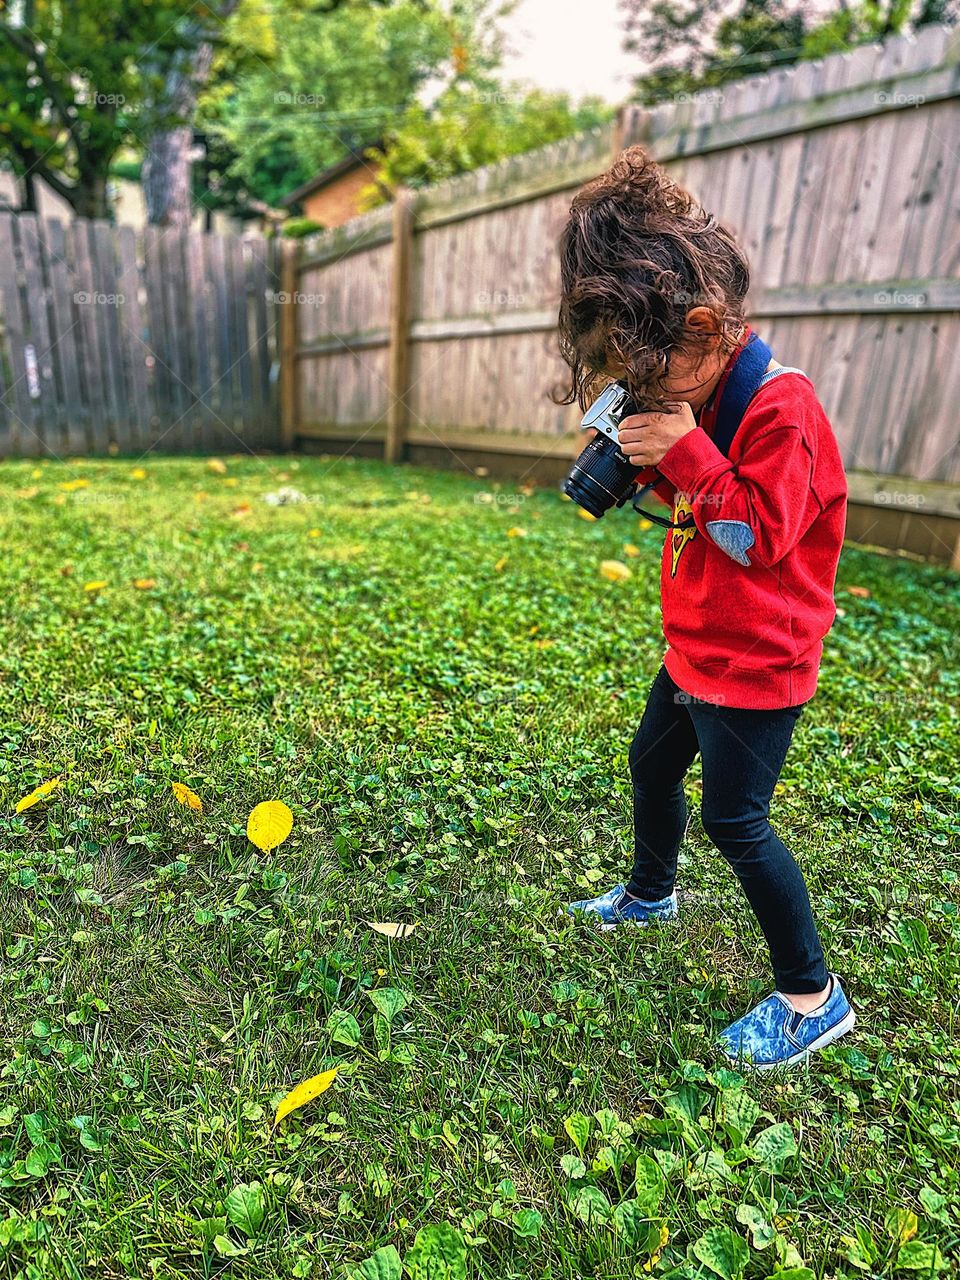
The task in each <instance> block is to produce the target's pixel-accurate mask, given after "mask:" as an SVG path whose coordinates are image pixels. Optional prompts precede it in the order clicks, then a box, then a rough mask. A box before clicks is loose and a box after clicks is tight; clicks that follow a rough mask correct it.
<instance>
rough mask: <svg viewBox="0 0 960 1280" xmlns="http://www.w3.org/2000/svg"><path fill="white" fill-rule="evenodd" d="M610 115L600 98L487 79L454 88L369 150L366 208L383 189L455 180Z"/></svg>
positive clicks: (416, 108)
mask: <svg viewBox="0 0 960 1280" xmlns="http://www.w3.org/2000/svg"><path fill="white" fill-rule="evenodd" d="M612 115H613V108H612V107H609V106H607V105H606V104H605V103H604V102H603V101H602V100H601V99H600V98H585V99H583V100H582V101H581V102H580V103H578V104H573V103H572V102H571V101H570V99H569V97H568V96H567V95H566V94H562V93H546V92H543V91H542V90H539V89H525V88H523V87H522V86H512V87H510V86H508V87H501V86H499V85H497V83H496V82H495V81H492V80H488V81H487V82H486V83H485V84H478V85H474V86H470V87H469V88H463V87H459V86H458V87H456V88H454V89H452V90H451V91H450V92H448V93H446V94H444V95H443V96H442V97H441V98H440V99H439V101H437V102H436V103H434V104H433V105H432V106H430V107H425V106H423V105H421V104H420V103H414V104H413V105H412V106H410V107H409V108H408V109H407V110H406V112H405V113H404V114H403V115H402V116H401V118H400V120H399V122H398V123H397V124H396V125H395V126H394V127H391V129H390V131H389V134H388V138H387V141H386V143H385V144H384V146H383V148H382V150H379V151H378V150H372V151H371V152H370V159H371V161H372V162H373V163H374V164H375V165H376V166H377V178H378V183H374V184H371V186H370V187H369V188H368V190H367V193H366V195H367V204H368V205H369V206H372V205H375V204H377V203H380V202H381V201H382V200H383V199H384V188H386V189H387V190H391V189H393V188H395V187H397V186H399V185H401V184H403V185H406V186H411V187H418V186H424V185H426V184H428V183H432V182H439V181H441V180H442V179H444V178H451V177H455V176H456V175H457V174H460V173H466V172H468V171H469V170H471V169H476V168H479V167H480V166H481V165H486V164H492V163H493V162H494V161H496V160H501V159H503V158H504V157H505V156H512V155H518V154H521V153H523V152H525V151H532V150H534V149H535V148H537V147H542V146H545V145H546V144H547V143H548V142H554V141H556V140H557V139H559V138H565V137H568V136H569V135H570V134H572V133H577V132H579V131H581V130H583V129H591V128H593V127H594V126H595V125H598V124H602V123H604V122H605V121H607V120H609V119H610V118H611V116H612Z"/></svg>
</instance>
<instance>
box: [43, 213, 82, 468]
mask: <svg viewBox="0 0 960 1280" xmlns="http://www.w3.org/2000/svg"><path fill="white" fill-rule="evenodd" d="M41 230H42V233H43V234H42V239H43V243H42V252H43V254H44V257H45V260H46V274H47V279H48V280H49V282H50V339H51V343H52V354H53V365H54V368H55V370H56V371H57V390H58V394H59V396H60V400H61V405H62V414H61V423H62V435H61V438H60V448H61V449H62V450H63V452H64V453H66V454H80V453H83V452H84V450H85V449H86V447H87V421H86V407H85V404H84V400H83V395H82V391H81V386H80V354H79V351H78V347H77V332H76V331H77V328H78V325H79V321H78V318H77V315H76V304H75V302H74V292H75V284H74V274H73V269H72V267H71V265H70V263H69V262H68V261H67V241H66V236H65V235H64V233H63V224H62V223H61V222H60V221H59V220H58V219H56V218H52V219H50V220H49V221H47V222H46V223H45V224H42V227H41Z"/></svg>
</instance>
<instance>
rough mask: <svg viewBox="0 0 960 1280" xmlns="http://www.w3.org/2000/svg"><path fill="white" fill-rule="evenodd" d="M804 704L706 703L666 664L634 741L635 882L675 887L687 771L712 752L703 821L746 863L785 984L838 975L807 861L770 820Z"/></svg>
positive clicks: (816, 985) (650, 892) (798, 988)
mask: <svg viewBox="0 0 960 1280" xmlns="http://www.w3.org/2000/svg"><path fill="white" fill-rule="evenodd" d="M802 710H803V707H802V705H801V706H797V707H788V708H786V709H785V710H783V711H746V710H743V709H741V708H737V707H727V706H722V705H718V704H715V703H711V702H699V701H697V700H695V699H692V698H690V697H689V696H688V695H687V694H685V693H683V692H682V691H681V690H680V689H679V688H678V687H677V685H676V684H675V683H674V681H673V680H672V679H671V677H670V676H669V675H668V674H667V671H666V669H665V668H663V667H661V668H660V670H659V671H658V672H657V676H656V679H655V680H654V682H653V685H652V687H651V689H650V696H649V698H648V699H647V706H646V710H645V711H644V713H643V719H642V720H641V722H640V728H639V729H638V730H637V734H636V737H635V738H634V739H633V743H632V744H631V747H630V775H631V778H632V779H633V825H634V838H635V851H636V852H635V858H634V865H633V874H632V876H631V878H630V884H629V886H628V888H629V890H630V892H631V893H633V894H636V895H637V897H639V898H643V899H644V900H645V901H647V902H654V901H657V900H659V899H660V898H665V897H667V896H668V895H669V894H670V893H672V892H673V887H674V881H675V879H676V874H677V852H678V850H679V848H680V841H681V840H682V838H683V834H684V830H685V828H686V823H687V805H686V801H685V799H684V795H683V778H684V776H685V774H686V772H687V770H688V769H689V768H690V765H691V764H692V762H693V759H694V757H695V756H696V754H697V752H698V751H699V752H700V755H701V756H702V759H703V805H702V808H701V815H702V818H703V828H704V830H705V831H706V833H707V835H708V836H709V837H710V839H711V840H712V841H713V843H714V844H715V845H716V846H717V848H718V849H719V850H720V852H721V853H722V854H723V856H724V857H725V858H726V860H727V861H728V862H729V863H730V865H731V867H732V868H733V870H734V871H735V872H736V875H737V878H738V879H739V881H740V883H741V885H742V886H743V891H744V893H745V894H746V896H747V899H748V900H749V902H750V905H751V906H752V907H753V910H754V912H755V913H756V916H757V919H758V920H759V922H760V928H761V929H762V930H763V934H764V937H765V938H766V940H767V946H768V947H769V948H770V958H771V961H772V963H773V973H774V978H775V981H776V985H777V990H779V991H783V992H784V993H786V994H794V995H799V994H810V993H813V992H817V991H822V990H823V988H824V987H826V986H827V984H828V982H829V981H830V975H829V971H828V970H827V967H826V964H825V962H824V958H823V948H822V947H821V945H820V939H819V937H818V936H817V927H816V925H815V924H814V921H813V913H812V911H811V910H810V897H809V895H808V893H807V886H806V884H805V883H804V880H803V875H802V874H801V872H800V868H799V867H798V866H797V864H796V862H795V861H794V860H793V857H792V855H791V854H790V851H789V850H788V849H787V848H786V846H785V845H784V844H783V843H782V841H781V840H780V839H778V837H777V835H776V833H775V832H774V830H773V828H772V827H771V826H770V822H769V813H770V798H771V796H772V795H773V789H774V787H775V786H776V785H777V778H778V777H779V776H780V770H781V769H782V767H783V762H784V759H785V758H786V754H787V748H788V747H789V745H790V738H791V735H792V734H793V727H794V725H795V724H796V722H797V720H798V719H799V717H800V713H801V711H802Z"/></svg>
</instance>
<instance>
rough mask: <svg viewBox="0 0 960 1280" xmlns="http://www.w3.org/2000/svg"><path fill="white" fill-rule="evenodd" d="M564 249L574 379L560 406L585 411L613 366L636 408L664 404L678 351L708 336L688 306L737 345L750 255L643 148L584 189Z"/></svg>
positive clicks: (564, 323)
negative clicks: (692, 320)
mask: <svg viewBox="0 0 960 1280" xmlns="http://www.w3.org/2000/svg"><path fill="white" fill-rule="evenodd" d="M559 249H560V281H561V301H560V317H559V337H560V352H561V354H562V356H563V358H564V360H565V361H566V362H567V364H568V365H569V367H570V375H571V376H570V386H569V388H568V389H567V390H566V391H565V392H563V394H558V395H556V396H555V400H556V401H557V403H560V404H572V403H573V402H574V401H575V400H576V401H577V402H578V403H579V404H580V406H581V408H584V409H585V408H586V407H587V405H588V404H589V403H590V402H591V401H592V400H593V399H594V398H595V396H596V395H597V394H598V392H599V391H600V390H601V389H602V387H603V386H605V385H606V383H607V382H608V381H609V380H610V377H609V374H608V373H606V372H605V370H607V369H609V368H610V367H611V366H612V365H616V366H617V367H618V368H619V367H622V368H623V369H624V370H625V374H624V376H625V379H626V381H627V384H628V386H629V388H630V391H631V393H632V394H633V396H634V398H635V399H636V400H637V401H638V402H639V403H641V404H643V405H644V406H645V407H653V406H654V405H656V404H658V403H662V402H663V401H664V400H665V399H667V398H668V397H667V396H666V395H665V392H664V390H663V388H662V386H661V383H662V379H663V378H665V377H666V376H667V375H668V373H669V369H670V357H671V354H672V353H673V352H674V351H676V350H677V349H682V350H683V351H684V352H686V353H691V354H692V353H694V352H698V351H705V350H706V348H707V345H708V342H709V340H710V335H708V334H706V333H704V332H703V331H696V330H694V329H692V328H691V327H690V326H689V325H687V323H686V315H687V312H688V311H689V310H690V309H691V307H695V306H702V307H707V308H708V309H709V310H710V311H712V312H713V314H714V316H715V317H716V320H717V327H718V330H719V335H720V349H721V350H722V351H724V352H726V351H728V350H729V351H732V350H734V349H735V347H736V345H737V336H738V334H739V332H740V329H741V327H742V325H743V319H744V298H745V297H746V293H747V289H748V288H749V285H750V267H749V264H748V262H747V259H746V256H745V255H744V253H743V250H742V249H741V248H740V246H739V245H738V244H737V242H736V239H735V237H734V235H733V233H732V232H731V231H729V230H728V229H727V228H726V227H724V226H722V225H721V224H720V223H719V222H718V221H717V219H716V218H715V217H714V215H713V214H710V213H707V212H706V210H704V209H703V208H702V207H701V205H700V204H699V203H698V202H697V201H696V200H695V199H694V198H693V196H691V195H690V194H689V192H687V191H684V189H683V188H682V187H681V186H679V185H678V184H677V183H676V182H674V181H673V179H672V178H670V177H668V175H667V174H666V173H665V172H664V170H663V169H661V168H660V166H659V165H658V164H656V163H655V161H653V160H652V159H651V158H650V157H649V156H648V155H647V153H646V152H645V151H644V150H643V148H642V147H630V148H628V149H627V150H626V151H624V152H623V153H622V154H621V155H620V157H619V158H618V159H617V161H616V162H615V163H614V164H613V165H612V166H611V168H610V169H608V170H607V172H606V173H604V174H601V176H600V177H599V178H596V179H594V181H592V182H589V183H587V185H586V186H585V187H583V188H582V189H581V190H580V191H579V192H578V194H577V196H576V197H575V199H574V201H573V204H572V205H571V206H570V217H569V219H568V220H567V224H566V226H565V227H564V230H563V233H562V235H561V237H560V244H559Z"/></svg>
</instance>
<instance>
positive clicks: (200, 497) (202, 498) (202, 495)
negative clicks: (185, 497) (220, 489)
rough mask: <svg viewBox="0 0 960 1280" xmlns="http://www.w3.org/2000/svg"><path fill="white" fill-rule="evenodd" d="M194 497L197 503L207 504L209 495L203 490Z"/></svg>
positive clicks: (198, 491) (199, 490)
mask: <svg viewBox="0 0 960 1280" xmlns="http://www.w3.org/2000/svg"><path fill="white" fill-rule="evenodd" d="M193 497H194V501H195V502H206V500H207V495H206V494H205V493H204V491H203V490H202V489H198V490H197V492H196V493H195V494H194V495H193Z"/></svg>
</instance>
